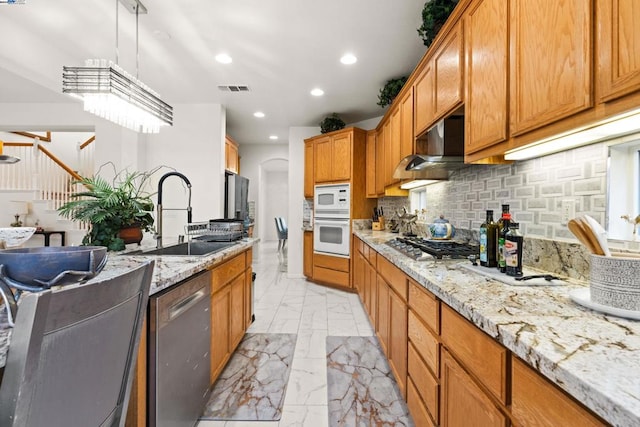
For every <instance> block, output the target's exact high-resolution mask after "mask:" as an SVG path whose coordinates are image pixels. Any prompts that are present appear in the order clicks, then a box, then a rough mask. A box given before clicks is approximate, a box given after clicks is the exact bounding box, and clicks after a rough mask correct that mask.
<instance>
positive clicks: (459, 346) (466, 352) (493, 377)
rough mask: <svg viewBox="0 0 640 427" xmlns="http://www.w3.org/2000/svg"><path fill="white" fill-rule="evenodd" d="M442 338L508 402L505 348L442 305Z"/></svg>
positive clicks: (493, 391)
mask: <svg viewBox="0 0 640 427" xmlns="http://www.w3.org/2000/svg"><path fill="white" fill-rule="evenodd" d="M441 316H442V318H441V322H440V336H441V338H442V342H443V344H444V345H445V346H447V348H448V349H449V350H450V351H451V353H453V354H454V355H455V356H456V357H457V358H458V359H459V360H460V361H461V362H462V364H463V365H464V366H465V367H466V368H467V369H468V370H469V371H470V372H471V373H472V374H473V375H475V377H476V378H477V379H478V380H479V381H480V382H481V383H482V384H483V385H484V386H485V387H487V389H489V391H491V393H492V394H493V395H494V396H495V397H497V398H498V400H499V401H500V402H502V403H503V404H506V403H507V358H508V356H509V353H508V352H507V349H506V348H504V347H503V346H501V345H500V344H498V343H497V342H495V341H494V340H493V339H492V338H491V337H489V336H488V335H487V334H485V333H484V332H482V331H481V330H480V329H478V328H477V327H476V326H475V325H473V324H472V323H471V322H469V321H467V320H466V319H465V318H463V317H462V316H460V315H459V314H458V313H456V312H455V311H454V310H453V309H452V308H450V307H449V306H447V305H445V304H442V306H441Z"/></svg>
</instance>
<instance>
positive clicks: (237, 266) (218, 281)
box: [211, 253, 245, 292]
mask: <svg viewBox="0 0 640 427" xmlns="http://www.w3.org/2000/svg"><path fill="white" fill-rule="evenodd" d="M244 262H245V254H244V253H242V254H240V255H238V256H236V257H234V258H232V259H230V260H229V261H227V262H225V263H223V264H221V265H219V266H217V267H214V268H213V269H212V270H211V292H216V291H217V290H219V289H221V288H222V287H224V285H226V284H227V283H229V282H230V281H231V280H233V279H234V278H235V277H236V276H237V275H238V274H240V273H242V272H243V271H244V268H245V264H244Z"/></svg>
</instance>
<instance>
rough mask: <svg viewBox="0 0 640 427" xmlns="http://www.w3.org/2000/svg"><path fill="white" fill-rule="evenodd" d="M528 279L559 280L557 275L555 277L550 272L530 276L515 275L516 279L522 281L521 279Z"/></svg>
mask: <svg viewBox="0 0 640 427" xmlns="http://www.w3.org/2000/svg"><path fill="white" fill-rule="evenodd" d="M529 279H544V280H547V281H551V280H561V279H560V278H559V277H556V276H554V275H552V274H533V275H531V276H522V277H516V280H519V281H522V280H529Z"/></svg>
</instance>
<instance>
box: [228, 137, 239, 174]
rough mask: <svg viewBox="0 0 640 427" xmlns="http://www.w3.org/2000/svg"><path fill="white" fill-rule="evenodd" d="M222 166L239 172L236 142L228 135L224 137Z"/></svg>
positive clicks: (230, 170)
mask: <svg viewBox="0 0 640 427" xmlns="http://www.w3.org/2000/svg"><path fill="white" fill-rule="evenodd" d="M224 168H225V169H226V170H228V171H229V172H233V173H240V158H239V157H238V144H237V143H236V142H235V141H234V140H233V139H232V138H231V137H230V136H229V135H227V136H225V138H224Z"/></svg>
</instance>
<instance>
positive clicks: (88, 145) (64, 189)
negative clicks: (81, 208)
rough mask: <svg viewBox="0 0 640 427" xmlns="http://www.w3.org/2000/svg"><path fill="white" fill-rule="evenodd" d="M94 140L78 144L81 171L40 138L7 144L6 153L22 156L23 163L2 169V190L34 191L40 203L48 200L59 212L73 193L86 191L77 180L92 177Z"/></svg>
mask: <svg viewBox="0 0 640 427" xmlns="http://www.w3.org/2000/svg"><path fill="white" fill-rule="evenodd" d="M94 140H95V137H91V138H89V139H88V140H87V141H85V142H83V143H81V144H78V160H77V162H78V165H79V167H78V171H75V170H73V169H72V168H71V167H69V166H68V165H66V164H65V163H64V162H63V161H62V160H60V159H59V158H58V157H57V156H56V155H55V154H53V153H52V152H51V151H50V150H48V149H47V148H45V147H44V146H42V144H41V143H40V140H39V138H38V137H36V138H35V139H34V142H5V143H4V153H5V154H9V155H12V156H17V157H20V159H21V161H20V162H18V163H14V164H12V165H9V166H8V167H2V168H0V190H18V191H35V192H36V193H37V195H38V196H37V197H38V200H47V201H49V202H50V206H49V207H50V208H51V209H56V210H57V209H58V208H60V207H61V206H62V205H64V204H65V203H67V202H68V201H69V200H70V195H71V194H73V193H75V192H77V191H81V190H82V189H83V187H82V186H81V184H73V182H74V181H76V180H80V179H82V176H92V175H93V172H94V166H93V165H94V161H93V154H94V150H93V144H92V142H93V141H94ZM83 228H84V227H83Z"/></svg>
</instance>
